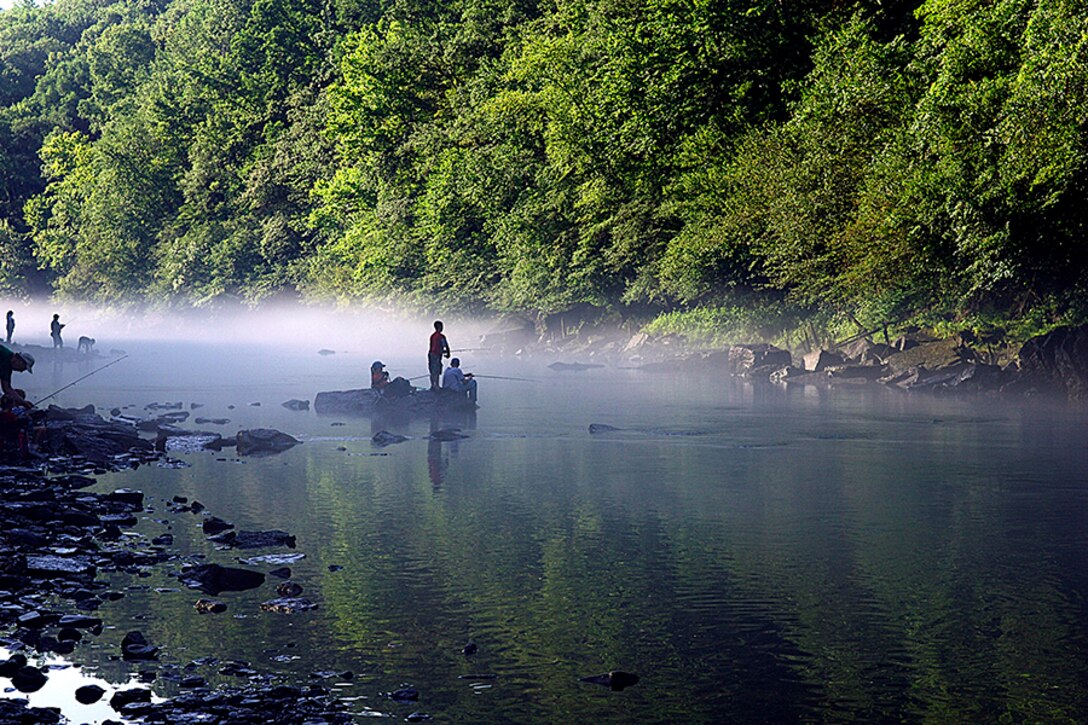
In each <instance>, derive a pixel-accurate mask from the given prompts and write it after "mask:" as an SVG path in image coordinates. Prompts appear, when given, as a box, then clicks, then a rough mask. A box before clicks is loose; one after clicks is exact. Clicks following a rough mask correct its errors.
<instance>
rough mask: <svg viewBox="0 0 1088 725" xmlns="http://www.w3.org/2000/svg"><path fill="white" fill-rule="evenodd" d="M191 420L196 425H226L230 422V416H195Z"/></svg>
mask: <svg viewBox="0 0 1088 725" xmlns="http://www.w3.org/2000/svg"><path fill="white" fill-rule="evenodd" d="M193 422H194V423H196V424H197V425H226V424H228V423H230V418H195V419H194V420H193Z"/></svg>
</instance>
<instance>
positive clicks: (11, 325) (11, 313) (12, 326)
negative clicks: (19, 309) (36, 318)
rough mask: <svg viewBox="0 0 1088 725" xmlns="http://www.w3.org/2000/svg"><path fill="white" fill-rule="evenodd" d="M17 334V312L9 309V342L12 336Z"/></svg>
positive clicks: (9, 342)
mask: <svg viewBox="0 0 1088 725" xmlns="http://www.w3.org/2000/svg"><path fill="white" fill-rule="evenodd" d="M14 334H15V312H14V311H13V310H8V344H9V345H10V344H11V336H12V335H14Z"/></svg>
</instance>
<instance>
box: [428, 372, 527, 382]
mask: <svg viewBox="0 0 1088 725" xmlns="http://www.w3.org/2000/svg"><path fill="white" fill-rule="evenodd" d="M470 374H471V375H472V377H474V378H489V379H491V380H517V381H518V382H521V383H539V382H540V381H539V380H531V379H529V378H507V377H504V376H502V375H480V374H479V373H465V376H466V377H468V375H470ZM427 377H430V375H417V376H415V377H414V378H408V381H409V382H411V381H413V380H419V379H420V378H427Z"/></svg>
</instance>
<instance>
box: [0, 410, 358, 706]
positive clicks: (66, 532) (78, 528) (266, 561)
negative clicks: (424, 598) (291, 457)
mask: <svg viewBox="0 0 1088 725" xmlns="http://www.w3.org/2000/svg"><path fill="white" fill-rule="evenodd" d="M34 425H35V427H36V428H37V435H36V436H35V437H36V439H37V442H36V445H35V446H34V452H33V454H32V455H31V457H30V458H29V460H24V459H22V458H19V459H18V460H14V459H13V456H18V454H17V453H15V452H11V451H5V452H4V453H3V454H0V626H2V627H4V628H6V630H7V632H8V634H7V636H5V637H3V638H0V643H2V645H3V646H4V647H5V648H6V649H8V650H9V651H10V652H12V656H11V657H10V659H8V660H6V661H0V678H8V679H9V680H10V682H11V685H12V687H14V688H15V689H17V690H18V691H20V692H27V693H29V692H36V691H37V690H39V689H41V688H42V687H43V686H44V685H45V684H46V683H47V681H48V679H49V670H48V668H39V667H37V666H35V665H34V664H33V662H34V661H35V657H36V656H38V655H46V654H58V655H68V654H71V653H72V652H74V651H75V650H76V649H77V648H78V647H79V646H80V644H81V643H82V642H86V641H88V640H89V639H90V638H98V637H102V636H110V635H109V633H108V632H107V633H106V634H105V635H104V634H103V622H102V620H101V619H100V618H99V617H97V616H95V611H96V610H97V609H98V608H99V607H100V606H102V605H103V604H104V603H105V602H107V601H111V600H116V599H120V598H121V597H123V596H124V592H123V591H117V590H114V589H111V588H110V586H109V585H108V584H107V583H106V582H105V581H104V580H101V579H99V577H100V575H103V574H110V575H115V574H116V573H124V574H129V575H131V576H133V577H143V576H147V575H148V571H149V569H150V568H151V567H156V566H163V565H167V564H168V565H169V566H171V567H172V568H176V569H179V571H178V573H177V576H178V578H179V581H180V582H181V583H183V584H185V585H187V586H189V587H191V588H194V589H198V590H200V591H201V592H204V593H207V594H212V595H213V596H214V595H218V594H219V593H221V592H223V591H239V590H243V589H251V588H254V587H256V586H260V585H261V584H263V583H264V582H265V580H266V575H265V574H264V573H262V572H257V571H253V570H251V569H240V568H236V567H225V566H221V565H218V564H192V563H191V562H192V559H193V557H190V556H187V555H186V554H185V553H184V552H180V551H176V550H173V549H172V548H171V545H172V544H173V537H172V536H171V535H170V534H165V535H162V536H158V537H155V538H153V539H151V540H148V539H147V538H146V537H144V536H142V535H136V534H133V533H132V532H131V531H129V530H128V528H129V527H131V526H133V525H135V524H136V523H137V514H139V513H140V512H142V511H143V510H144V495H143V493H141V492H139V491H134V490H129V489H124V488H122V489H118V490H115V491H112V492H109V493H95V492H91V491H88V490H87V489H88V488H89V487H90V486H92V485H94V484H95V483H96V480H95V479H94V478H93V477H92V475H93V474H96V473H105V472H107V471H117V470H124V469H127V468H133V467H136V466H139V465H145V464H167V465H168V464H169V463H170V459H168V458H167V457H166V455H165V453H164V452H163V451H162V450H156V446H155V443H154V441H153V440H149V439H147V438H144V437H141V436H140V435H139V433H138V432H137V429H136V426H135V425H133V424H132V423H130V422H127V421H107V420H104V419H103V418H101V417H100V416H98V415H97V414H96V413H95V412H94V410H93V408H90V407H89V408H85V409H79V410H65V409H60V408H55V407H53V408H50V409H48V410H47V411H45V412H44V415H40V416H37V417H36V420H35V423H34ZM147 432H149V433H152V432H153V433H154V434H156V435H157V434H158V431H157V429H155V430H153V431H152V430H148V431H147ZM272 433H276V432H275V431H273V432H272ZM281 435H282V434H281ZM256 438H257V440H259V441H272V442H271V443H269V445H270V446H275V445H280V444H279V443H276V442H275V441H276V440H278V437H277V436H274V435H271V434H258V435H257V436H256ZM242 439H243V438H242V437H240V438H239V439H238V442H241V440H242ZM292 440H293V439H292ZM295 442H296V443H297V441H295ZM167 509H168V510H169V511H170V512H172V513H173V514H175V515H177V516H183V515H190V516H199V517H200V520H201V521H202V525H201V526H202V529H203V530H204V533H205V535H206V536H208V538H209V539H211V540H212V541H213V542H215V543H218V544H219V545H220V546H221V547H222V548H232V549H235V548H239V549H244V548H267V547H286V548H293V547H294V545H295V540H294V537H293V536H291V535H289V534H287V533H286V532H282V531H261V532H247V531H235V530H234V528H235V527H234V525H233V524H231V523H230V522H227V521H223V520H222V519H219V518H217V517H214V516H210V515H208V512H207V511H206V510H205V508H204V506H203V505H202V504H200V503H199V502H196V501H192V502H190V501H187V500H185V499H184V498H175V499H174V500H173V501H171V502H169V504H168V506H167ZM216 537H219V539H217V538H216ZM302 556H303V555H302V554H301V553H289V554H266V555H263V556H256V557H252V558H251V559H248V560H245V562H244V563H247V564H250V565H256V566H264V567H270V566H275V565H277V564H280V563H283V562H292V561H297V560H298V558H301V557H302ZM268 575H269V576H273V577H280V578H286V579H287V580H286V581H283V582H282V583H281V584H280V585H279V586H278V587H276V595H277V596H275V597H274V598H270V599H269V600H268V601H267V602H265V603H264V604H262V605H261V610H263V611H267V612H270V614H269V615H267V616H290V615H291V614H293V613H296V612H301V611H306V610H307V609H312V608H314V607H316V606H317V605H316V604H314V603H313V602H310V601H309V600H308V599H306V598H304V597H302V596H300V595H301V594H302V588H301V587H300V586H298V585H297V584H295V583H293V582H291V581H290V580H289V577H290V569H289V568H288V567H283V566H280V567H279V568H277V569H274V570H273V571H270V572H269V573H268ZM194 606H195V607H196V608H197V610H198V611H201V612H208V613H218V612H221V611H224V610H225V609H226V605H225V604H223V603H222V602H217V601H215V600H209V599H206V598H198V599H197V601H196V603H195V605H194ZM116 647H117V656H118V657H119V658H120V659H123V660H125V661H127V662H132V663H136V664H142V665H144V666H147V665H148V664H151V665H158V658H159V647H158V646H157V645H155V644H154V643H152V642H148V641H147V639H146V638H145V637H144V636H143V634H142V633H140V632H138V631H131V632H128V633H126V634H125V635H124V637H123V638H122V639H121V640H120V641H119V642H117V643H116ZM200 664H203V665H208V666H215V665H216V664H217V661H216V660H214V658H208V659H207V661H205V662H202V663H190V665H191V666H185V667H180V666H178V665H172V664H163V665H161V667H159V673H158V674H160V675H161V676H162V677H164V678H166V679H170V680H172V681H174V682H176V683H177V684H178V685H179V686H180V687H181V688H182V689H183V690H184V692H183V694H181V695H178V696H176V697H173V698H170V699H167V700H165V701H159V702H152V691H151V689H150V688H148V687H130V688H123V689H119V690H117V691H116V692H115V693H113V695H112V697H111V699H110V701H109V702H110V705H111V706H112V707H113V708H114V709H115V710H116V711H117V713H118V716H119V717H122V718H125V719H128V720H132V719H138V720H142V721H144V722H160V723H178V722H238V723H246V722H248V723H299V722H313V723H342V722H349V721H351V719H352V716H351V714H350V713H349V712H347V709H346V706H345V705H344V703H343V702H341V701H340V700H338V699H337V698H336V697H335V696H334V695H333V694H332V692H331V690H330V689H329V688H326V687H324V686H322V685H319V684H308V685H306V686H304V687H298V686H293V685H291V684H284V683H281V682H277V681H276V680H275V678H273V677H272V676H270V675H266V674H262V673H259V672H257V671H256V670H253V669H252V668H250V667H249V665H248V663H241V662H227V663H218V664H221V665H222V666H221V667H220V668H219V670H218V672H219V674H221V675H227V676H236V677H243V678H245V679H246V680H247V681H248V684H247V685H245V686H238V687H219V688H213V687H210V686H209V685H208V684H207V682H206V681H205V680H204V678H203V677H200V676H199V675H196V674H195V673H194V671H193V670H194V669H195V668H196V666H197V665H200ZM148 672H150V674H152V675H155V674H156V673H155V672H154V671H153V670H150V671H148ZM141 674H143V671H142V672H141ZM339 674H340V675H342V676H346V677H350V673H339ZM74 694H75V697H76V699H77V700H78V701H79V702H82V703H93V702H96V701H98V700H99V699H101V698H102V697H103V696H104V694H105V691H104V690H103V689H102V688H100V687H98V686H97V685H86V686H84V687H81V688H79V690H78V691H77V692H76V693H74ZM60 721H61V715H60V713H59V711H57V710H56V709H53V708H31V707H29V705H28V704H27V701H26V700H20V699H3V700H0V723H54V722H60Z"/></svg>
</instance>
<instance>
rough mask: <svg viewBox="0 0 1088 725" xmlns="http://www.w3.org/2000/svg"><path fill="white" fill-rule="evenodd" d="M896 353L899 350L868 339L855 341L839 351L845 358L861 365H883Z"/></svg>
mask: <svg viewBox="0 0 1088 725" xmlns="http://www.w3.org/2000/svg"><path fill="white" fill-rule="evenodd" d="M896 352H899V350H896V349H895V348H894V347H892V346H891V345H885V344H883V343H880V342H871V341H870V340H868V339H866V338H862V339H860V340H854V341H853V342H851V343H849V344H847V345H843V346H842V347H840V348H839V349H838V353H839V354H840V355H842V356H843V358H845V359H846V360H849V361H851V362H854V363H857V364H859V365H883V364H884V361H885V360H887V359H888V357H889V356H890V355H894V354H895V353H896Z"/></svg>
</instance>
